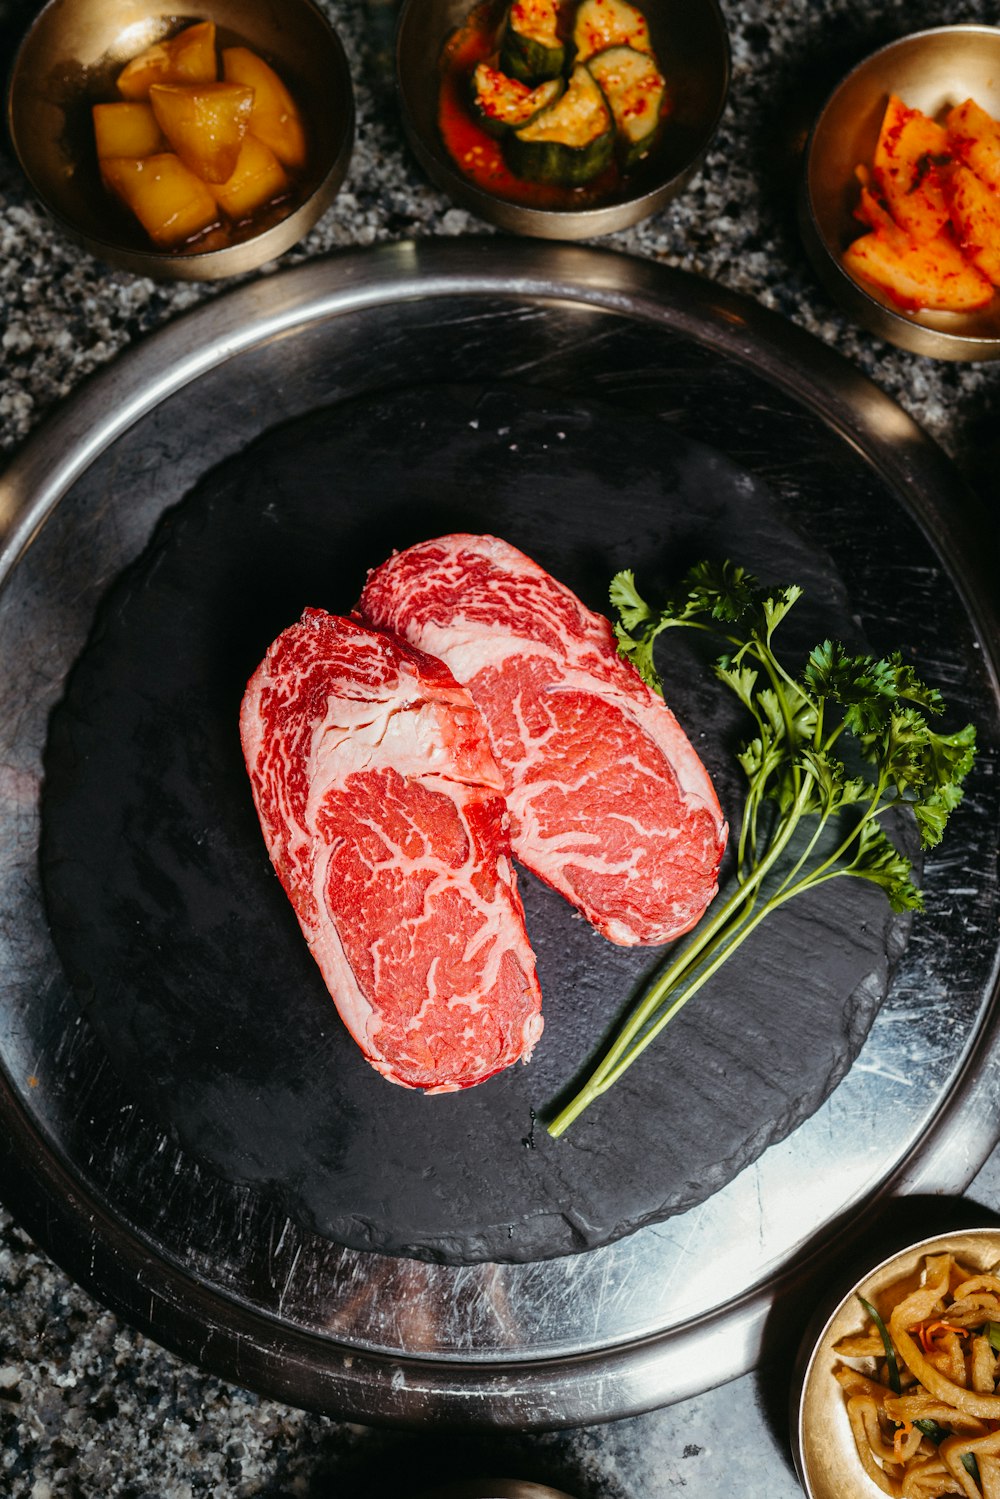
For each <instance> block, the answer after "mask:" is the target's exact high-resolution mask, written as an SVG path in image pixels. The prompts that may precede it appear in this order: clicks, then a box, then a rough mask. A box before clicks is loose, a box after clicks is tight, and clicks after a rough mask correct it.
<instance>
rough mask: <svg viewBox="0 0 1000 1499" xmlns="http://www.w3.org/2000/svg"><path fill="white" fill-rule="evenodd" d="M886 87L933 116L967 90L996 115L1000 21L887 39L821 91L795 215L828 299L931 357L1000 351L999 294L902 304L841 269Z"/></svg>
mask: <svg viewBox="0 0 1000 1499" xmlns="http://www.w3.org/2000/svg"><path fill="white" fill-rule="evenodd" d="M890 93H895V94H898V95H899V97H900V98H901V99H902V100H903V101H904V103H906V104H909V105H911V106H912V107H914V108H916V109H920V110H923V111H924V113H926V114H929V115H932V116H937V115H939V114H940V113H941V112H942V111H943V110H945V109H947V108H948V107H950V106H951V105H953V104H959V103H961V102H962V101H963V100H965V99H968V98H972V99H975V101H976V103H977V104H980V105H981V106H982V107H983V109H985V110H986V111H987V112H988V113H989V114H992V115H993V116H994V117H995V118H998V119H1000V29H997V28H995V27H992V26H976V25H962V26H940V27H936V28H935V29H934V30H931V31H918V32H916V33H914V34H913V35H912V36H905V37H901V38H900V39H899V40H898V41H895V42H890V43H889V45H888V46H886V47H882V48H881V50H880V51H878V52H875V53H873V54H872V56H870V57H868V58H866V59H865V61H864V62H862V63H860V64H859V65H858V67H856V68H855V69H854V70H853V72H851V73H849V74H848V75H847V77H846V78H845V79H844V80H843V82H842V83H841V84H840V85H839V86H838V87H837V88H836V89H835V90H834V92H833V94H832V95H831V96H830V98H829V99H828V100H827V102H826V104H825V106H824V108H823V110H822V112H821V114H820V116H819V118H818V120H817V121H816V124H815V126H814V127H813V130H812V134H811V136H810V138H809V142H808V144H807V147H806V156H805V171H804V174H803V183H802V195H801V199H800V224H801V229H802V234H803V239H804V241H805V245H806V249H807V251H808V253H809V256H810V258H811V260H812V262H813V264H814V266H815V268H816V271H817V274H818V275H819V277H820V279H821V280H822V282H823V283H824V285H825V286H826V288H827V290H828V291H829V292H830V293H831V295H832V296H833V297H834V299H835V300H836V301H838V302H840V303H841V304H842V306H843V307H844V308H846V310H847V311H848V312H849V313H850V314H851V316H852V317H854V318H856V319H857V320H858V322H860V323H862V324H863V325H864V326H865V327H866V328H870V329H871V330H872V332H873V333H877V334H878V335H879V336H880V337H881V338H884V339H887V340H888V342H889V343H893V344H896V345H897V346H898V347H899V348H901V349H908V350H910V352H911V353H914V354H929V355H931V356H932V357H934V358H937V359H996V358H997V357H998V356H1000V294H998V295H997V296H995V297H994V299H993V301H992V303H991V304H990V306H989V307H986V308H983V309H982V310H981V311H979V312H968V313H956V312H930V311H920V312H907V311H904V310H902V309H901V308H900V307H898V306H897V305H896V304H895V303H893V302H892V300H891V299H890V298H889V297H888V296H886V295H885V294H883V293H882V292H880V291H878V290H877V289H876V288H875V287H872V286H867V285H866V286H862V285H861V284H860V283H859V282H857V281H855V280H853V278H852V277H851V276H849V275H848V274H847V272H846V271H845V270H844V268H843V266H842V264H841V256H842V255H843V252H844V251H845V250H846V248H847V246H848V245H849V244H850V243H851V241H852V240H853V239H856V238H857V236H858V234H860V233H861V232H862V226H861V225H860V224H859V223H858V221H857V219H855V218H854V208H855V206H856V204H857V201H858V183H857V178H856V177H855V168H856V167H857V166H858V164H859V163H861V162H866V163H870V162H871V161H872V158H873V156H874V154H875V144H876V141H877V139H878V131H879V125H880V123H881V120H882V115H883V113H884V110H885V105H886V101H887V99H888V96H889V94H890Z"/></svg>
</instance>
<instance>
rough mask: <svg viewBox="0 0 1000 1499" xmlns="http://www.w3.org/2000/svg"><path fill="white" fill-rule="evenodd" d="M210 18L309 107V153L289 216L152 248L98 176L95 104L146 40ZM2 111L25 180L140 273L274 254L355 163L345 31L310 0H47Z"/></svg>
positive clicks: (81, 232) (82, 233)
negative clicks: (183, 0) (210, 239)
mask: <svg viewBox="0 0 1000 1499" xmlns="http://www.w3.org/2000/svg"><path fill="white" fill-rule="evenodd" d="M206 20H207V21H214V22H215V23H216V26H217V28H218V33H217V34H218V39H219V42H220V44H221V45H223V46H229V45H234V44H236V43H243V44H245V45H246V46H248V47H251V48H252V49H253V50H254V51H257V52H259V53H260V54H261V55H262V56H263V57H264V58H265V59H266V60H267V61H268V62H270V63H271V64H272V66H273V67H274V68H275V69H276V70H277V72H278V73H279V74H280V75H281V77H282V78H283V80H284V81H285V82H286V83H287V84H288V86H289V88H290V89H291V91H292V93H293V94H294V96H295V98H296V101H297V102H298V104H299V106H300V108H301V109H302V111H303V114H304V117H305V122H306V129H307V133H308V140H309V159H308V161H307V163H306V168H305V172H304V174H303V176H302V177H301V178H300V180H299V182H298V183H297V186H296V195H295V197H294V199H293V200H292V206H291V209H290V211H289V212H287V213H286V214H285V216H284V217H281V218H277V219H271V220H267V219H264V220H263V221H261V222H260V223H257V224H255V223H251V224H250V225H249V226H248V227H247V228H245V229H243V230H242V231H240V230H237V231H236V232H235V233H234V236H233V238H232V239H231V240H230V241H229V242H228V243H227V244H226V245H225V246H223V247H221V248H217V249H203V250H200V251H199V250H197V249H195V250H193V251H191V252H190V253H184V252H182V251H173V252H171V251H165V250H157V249H155V248H152V247H151V245H150V242H149V240H148V239H147V238H146V236H145V234H144V232H143V230H142V228H141V227H140V226H139V224H138V223H136V222H135V221H133V220H132V218H131V215H129V214H128V213H127V212H126V211H125V210H124V209H123V208H121V207H120V205H118V204H117V203H115V202H114V201H112V199H111V195H110V194H109V193H108V191H107V190H106V189H105V187H104V186H103V184H102V183H101V180H100V175H99V172H98V166H97V158H96V155H95V151H94V144H93V134H92V127H91V114H90V111H91V105H92V104H95V103H99V102H101V101H102V100H110V99H113V98H114V97H115V93H114V83H113V80H114V77H115V75H116V73H117V72H118V70H119V69H120V68H121V67H122V66H123V65H124V64H125V63H126V62H127V61H128V60H129V59H130V58H132V57H134V56H136V54H137V53H139V52H141V51H142V50H143V48H144V47H146V46H148V45H149V44H150V43H151V42H154V41H158V40H160V39H161V38H163V37H166V36H168V35H171V34H173V33H174V32H175V31H179V30H181V28H182V27H183V26H186V25H190V24H191V23H192V22H194V21H206ZM7 119H8V126H9V129H10V135H11V139H12V141H13V144H14V149H15V151H16V153H17V156H18V160H19V161H20V163H21V167H22V169H23V170H24V173H25V176H26V177H27V179H28V181H29V183H30V184H31V186H32V188H33V189H34V191H35V192H36V193H37V195H38V197H39V198H40V199H41V201H42V203H43V204H44V205H45V207H46V208H47V209H48V210H49V212H50V213H51V214H52V216H53V217H54V218H55V219H56V221H57V222H58V223H59V224H60V225H61V226H62V228H63V229H64V230H65V231H66V233H67V234H68V235H70V236H71V237H72V238H73V239H75V240H76V241H77V242H78V243H80V244H82V245H83V246H84V248H85V249H87V250H89V251H90V252H91V253H92V254H94V255H97V256H98V257H99V258H100V259H102V260H105V261H107V262H108V263H109V264H111V265H115V266H122V267H124V268H125V269H126V270H130V271H134V272H136V273H137V274H139V275H144V276H154V277H157V278H160V279H170V280H187V281H207V280H215V279H217V278H218V277H221V276H232V275H235V274H237V273H239V272H242V271H248V270H252V269H253V268H254V267H255V266H258V265H262V264H263V263H264V262H265V261H268V260H273V259H274V257H275V256H277V255H280V254H282V252H283V251H285V250H287V249H288V248H289V247H290V246H291V245H293V244H295V243H296V241H297V240H299V239H301V238H302V236H303V235H304V234H305V233H306V231H307V230H308V229H310V228H311V227H312V225H313V224H314V223H315V222H316V220H317V219H318V218H319V217H320V215H321V214H322V213H323V212H324V210H325V209H326V208H328V207H329V205H330V203H331V202H332V201H333V199H334V197H335V196H336V193H337V190H338V189H339V187H340V184H341V183H342V181H343V179H344V176H345V174H346V171H347V166H348V163H349V161H350V155H351V148H352V145H353V140H354V96H353V91H352V88H351V78H350V73H349V70H348V66H347V60H346V58H345V56H344V51H343V48H342V46H341V44H340V41H339V38H338V37H337V36H336V34H335V32H334V31H333V29H332V28H331V27H330V26H329V24H328V23H327V21H326V20H325V19H324V18H323V16H322V15H321V14H320V12H319V11H318V10H317V9H316V8H315V7H314V6H313V5H312V4H311V0H282V3H281V4H280V5H274V4H267V3H264V4H260V3H256V0H204V3H203V4H202V3H198V5H197V9H196V10H195V11H193V12H191V13H185V12H183V11H182V12H180V13H179V12H178V10H177V9H176V7H175V8H171V7H170V6H169V5H168V4H167V3H166V0H116V3H115V4H108V3H107V0H49V3H48V4H47V5H46V6H45V8H44V9H43V10H42V11H41V13H40V14H39V15H38V17H37V19H36V20H35V21H34V23H33V24H32V26H31V27H30V29H29V30H28V32H27V34H26V36H25V38H24V40H23V42H22V43H21V46H20V48H19V50H18V53H17V56H16V58H15V62H14V67H13V70H12V72H11V80H10V88H9V92H8V98H7ZM241 233H242V237H241Z"/></svg>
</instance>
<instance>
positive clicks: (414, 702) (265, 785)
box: [240, 609, 542, 1093]
mask: <svg viewBox="0 0 1000 1499" xmlns="http://www.w3.org/2000/svg"><path fill="white" fill-rule="evenodd" d="M240 734H241V738H242V741H243V753H244V756H245V758H246V763H247V769H248V770H249V773H250V780H251V784H252V787H253V796H254V801H255V803H256V806H257V813H258V816H259V817H260V822H261V826H262V828H263V831H264V838H265V841H266V843H267V848H268V852H269V853H270V855H271V861H272V863H273V864H274V867H275V869H276V871H277V873H278V876H279V878H280V880H281V883H282V885H283V886H284V888H285V891H286V893H287V895H288V897H289V899H290V901H291V903H292V906H293V907H294V909H295V914H296V915H297V917H298V919H299V923H300V925H301V927H302V930H303V932H304V933H305V937H306V941H307V942H308V943H309V946H310V948H311V950H312V954H313V956H314V957H315V959H316V962H317V963H318V964H319V967H320V970H321V972H322V974H323V978H324V979H325V981H326V984H327V987H328V988H329V990H330V993H331V994H332V995H333V998H334V1000H335V1002H336V1005H337V1009H338V1010H339V1011H340V1014H341V1017H342V1018H343V1020H344V1022H345V1024H346V1025H347V1027H348V1029H349V1030H350V1032H351V1034H352V1036H353V1037H354V1039H355V1040H356V1041H357V1043H358V1045H359V1046H360V1047H361V1050H362V1051H363V1052H364V1054H365V1056H366V1057H367V1058H368V1060H369V1061H370V1062H371V1063H372V1065H373V1066H374V1067H376V1068H377V1069H378V1071H379V1072H381V1073H382V1074H383V1076H385V1077H387V1078H389V1079H390V1081H392V1082H395V1083H401V1084H402V1085H403V1086H404V1087H409V1088H423V1089H426V1090H427V1091H428V1092H432V1093H441V1092H451V1091H453V1090H454V1089H457V1088H467V1087H471V1086H472V1085H473V1084H474V1083H481V1082H483V1081H484V1080H485V1079H486V1078H488V1077H490V1076H491V1075H492V1074H493V1073H495V1072H498V1071H500V1069H501V1068H503V1067H507V1066H509V1064H510V1063H512V1062H515V1061H517V1059H518V1058H519V1057H520V1058H523V1059H524V1060H525V1061H527V1059H528V1057H529V1056H530V1054H531V1050H532V1047H533V1046H534V1044H535V1042H536V1041H537V1039H538V1037H539V1035H540V1033H541V1029H542V1020H541V1015H540V1013H539V1011H540V1006H541V994H540V991H539V987H538V981H537V978H536V975H535V956H534V953H533V952H532V949H531V946H530V943H529V942H528V937H527V933H526V931H525V928H524V913H523V910H522V907H521V902H520V899H519V897H518V894H517V889H516V876H515V873H514V869H513V865H512V863H511V859H510V841H509V832H508V815H507V810H506V807H505V804H504V800H503V795H502V786H503V780H502V775H501V772H500V771H499V769H498V767H497V765H496V762H495V761H494V759H493V756H492V754H491V752H490V748H489V743H488V740H487V737H486V732H485V728H484V725H483V722H482V718H481V716H480V714H479V711H478V709H477V708H476V706H475V704H474V703H473V701H472V699H471V698H470V696H469V694H468V693H467V692H466V691H465V689H464V688H462V687H460V686H459V685H458V683H457V682H456V681H455V680H454V678H453V677H452V675H451V673H450V672H449V670H448V668H447V667H446V666H444V665H443V664H442V663H441V662H440V661H437V660H434V659H433V658H432V657H429V656H425V655H423V654H422V653H421V652H420V651H417V650H414V649H413V648H412V647H411V646H408V645H407V644H406V643H405V642H404V641H402V640H398V639H396V638H394V637H393V636H391V635H389V634H386V633H384V632H381V631H375V630H369V629H366V628H365V627H364V626H363V625H361V624H360V623H359V622H358V621H357V620H349V619H340V618H337V617H334V616H332V615H329V614H326V613H324V612H323V611H322V610H320V609H307V610H306V611H305V613H304V614H303V616H302V619H301V621H300V622H299V623H298V624H296V625H292V626H291V628H290V629H287V630H285V631H283V632H282V634H281V635H279V636H278V638H277V640H276V641H275V642H274V644H273V645H272V646H271V647H270V649H269V650H268V652H267V655H266V656H265V658H264V660H263V662H262V663H261V665H260V666H259V667H258V668H257V671H256V672H255V673H254V675H253V677H251V679H250V682H249V684H248V686H247V690H246V694H245V696H244V699H243V705H242V709H241V713H240Z"/></svg>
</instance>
